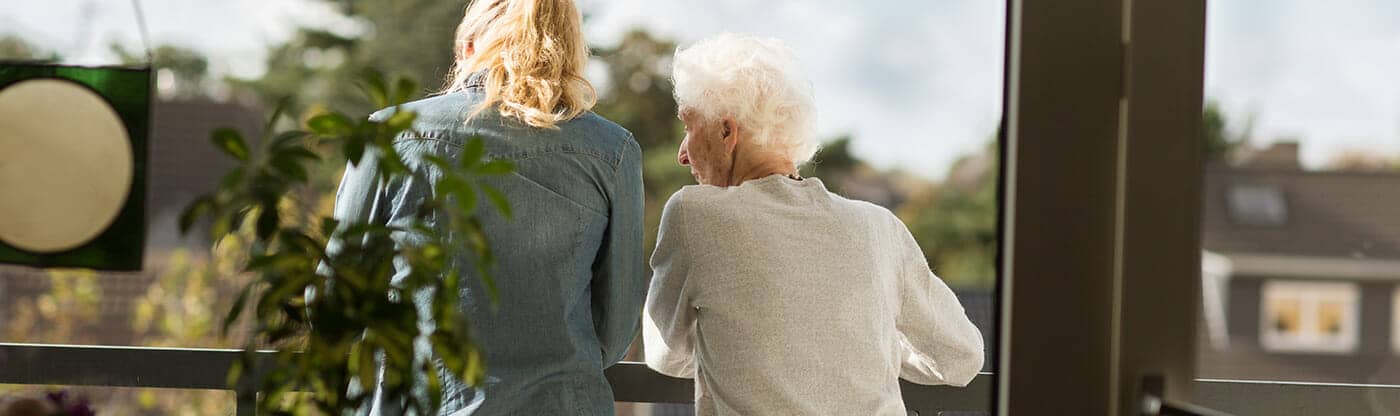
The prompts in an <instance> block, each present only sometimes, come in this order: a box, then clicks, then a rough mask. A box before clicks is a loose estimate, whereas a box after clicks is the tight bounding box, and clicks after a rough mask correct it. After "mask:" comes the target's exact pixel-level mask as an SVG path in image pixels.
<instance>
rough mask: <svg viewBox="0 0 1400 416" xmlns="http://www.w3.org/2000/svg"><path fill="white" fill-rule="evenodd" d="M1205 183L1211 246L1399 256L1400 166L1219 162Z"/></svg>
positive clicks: (1207, 244)
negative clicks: (1355, 168)
mask: <svg viewBox="0 0 1400 416" xmlns="http://www.w3.org/2000/svg"><path fill="white" fill-rule="evenodd" d="M1204 191H1205V192H1204V195H1203V198H1204V218H1203V225H1204V226H1203V227H1202V243H1203V246H1204V248H1205V249H1206V250H1208V251H1213V252H1217V253H1222V254H1227V255H1229V254H1240V253H1249V254H1267V255H1281V256H1311V257H1334V258H1335V257H1343V258H1354V259H1400V173H1385V172H1316V171H1313V172H1310V171H1302V170H1282V169H1269V170H1265V169H1240V168H1231V167H1226V166H1220V165H1216V166H1210V167H1207V168H1206V172H1205V190H1204ZM1280 210H1281V211H1280Z"/></svg>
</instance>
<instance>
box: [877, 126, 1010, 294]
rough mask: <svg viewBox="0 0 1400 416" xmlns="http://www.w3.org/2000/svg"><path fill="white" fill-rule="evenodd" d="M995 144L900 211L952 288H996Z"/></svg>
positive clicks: (966, 158) (963, 162)
mask: <svg viewBox="0 0 1400 416" xmlns="http://www.w3.org/2000/svg"><path fill="white" fill-rule="evenodd" d="M998 165H999V163H998V161H997V146H996V142H995V141H992V142H991V143H989V144H988V145H987V146H985V147H984V148H983V150H982V152H980V153H978V154H974V155H968V156H963V157H962V158H959V159H958V161H957V162H955V163H954V164H953V167H952V169H950V170H949V173H948V175H947V177H946V178H945V179H944V181H943V183H942V184H941V186H939V187H938V188H937V189H936V190H934V191H933V192H931V193H928V194H925V196H924V197H923V198H921V199H916V200H913V201H910V202H909V203H907V204H905V205H904V206H902V207H900V208H899V209H898V210H897V211H898V213H899V214H900V217H901V218H903V219H904V222H905V223H906V224H908V225H909V229H910V232H911V233H913V234H914V238H915V239H916V240H918V242H919V246H920V247H921V248H923V250H924V257H926V258H927V259H928V261H929V265H930V266H931V267H933V269H934V272H935V273H937V274H938V276H939V277H942V278H943V280H945V281H946V282H947V283H948V285H949V286H953V287H955V288H961V289H974V290H991V288H992V285H993V284H994V283H995V282H996V250H997V248H996V245H997V217H996V216H997V212H998V210H997V178H998V174H999V170H998V167H997V166H998Z"/></svg>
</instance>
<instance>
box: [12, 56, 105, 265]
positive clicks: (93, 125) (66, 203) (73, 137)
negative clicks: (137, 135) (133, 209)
mask: <svg viewBox="0 0 1400 416" xmlns="http://www.w3.org/2000/svg"><path fill="white" fill-rule="evenodd" d="M131 172H132V155H131V142H130V140H128V137H127V133H126V128H124V127H123V126H122V122H121V119H120V118H119V117H118V116H117V113H116V111H114V110H113V109H112V107H111V106H110V105H108V104H107V102H106V101H104V100H103V99H102V97H100V96H98V95H97V94H96V93H93V92H92V91H91V90H89V89H87V88H84V87H83V86H81V85H79V84H76V83H73V82H69V81H63V80H55V79H36V80H28V81H21V82H18V83H15V84H12V85H10V86H9V87H7V88H5V89H3V90H0V241H4V242H5V243H6V244H9V245H11V246H14V247H17V248H20V249H23V250H28V251H32V252H37V253H52V252H57V251H63V250H68V249H72V248H76V247H78V246H81V245H83V243H86V242H88V241H90V240H92V239H93V238H95V237H97V235H98V234H100V233H101V232H102V230H104V229H106V228H107V226H108V225H110V224H111V223H112V220H114V219H116V217H117V214H118V213H119V212H121V208H122V205H123V204H124V203H125V202H126V195H127V192H128V191H129V190H130V188H131Z"/></svg>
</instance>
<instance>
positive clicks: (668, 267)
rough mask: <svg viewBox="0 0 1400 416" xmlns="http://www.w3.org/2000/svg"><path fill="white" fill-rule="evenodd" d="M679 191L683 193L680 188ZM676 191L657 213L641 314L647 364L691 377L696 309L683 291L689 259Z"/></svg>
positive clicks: (679, 375)
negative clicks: (657, 228)
mask: <svg viewBox="0 0 1400 416" xmlns="http://www.w3.org/2000/svg"><path fill="white" fill-rule="evenodd" d="M681 192H684V190H682V191H681ZM680 199H681V194H680V193H677V194H676V195H675V196H673V197H671V200H670V201H667V203H666V207H665V208H664V209H663V210H662V212H661V230H660V232H659V233H658V235H657V239H656V240H657V241H656V251H655V252H654V253H653V254H652V256H651V268H652V276H651V290H649V291H648V292H647V301H646V311H645V312H644V313H643V317H642V340H643V342H644V346H645V347H646V362H647V366H648V367H651V368H652V369H653V370H656V371H657V372H659V373H661V374H665V375H668V376H672V377H681V378H694V377H695V319H696V316H697V313H696V309H695V307H694V306H693V305H692V303H691V301H690V293H689V291H688V290H687V287H688V284H689V283H690V278H691V276H690V264H691V258H690V255H691V254H692V253H690V252H689V251H687V250H686V247H685V237H686V235H685V223H684V215H683V212H682V211H683V210H682V205H683V204H681V203H680V202H679V200H680Z"/></svg>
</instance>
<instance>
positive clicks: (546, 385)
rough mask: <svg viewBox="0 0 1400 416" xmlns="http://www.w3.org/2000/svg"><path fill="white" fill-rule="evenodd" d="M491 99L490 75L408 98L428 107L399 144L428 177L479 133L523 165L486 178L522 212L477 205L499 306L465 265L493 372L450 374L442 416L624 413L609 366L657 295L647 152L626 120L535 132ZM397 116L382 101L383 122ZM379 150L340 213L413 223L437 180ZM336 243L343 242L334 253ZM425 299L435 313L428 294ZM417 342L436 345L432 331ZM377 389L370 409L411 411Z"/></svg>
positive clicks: (344, 183)
mask: <svg viewBox="0 0 1400 416" xmlns="http://www.w3.org/2000/svg"><path fill="white" fill-rule="evenodd" d="M482 97H483V91H482V89H481V87H480V85H479V84H472V85H471V86H469V87H468V89H467V90H466V91H462V92H455V93H450V94H446V95H441V96H437V97H432V98H428V99H424V100H420V101H415V102H412V103H408V104H405V105H403V106H402V107H403V108H405V109H407V110H409V111H414V112H416V113H417V114H418V117H417V119H416V121H415V125H414V129H413V131H411V132H406V133H404V134H403V135H401V136H400V137H398V138H397V139H395V144H394V145H395V148H396V150H398V151H399V152H401V154H402V156H403V157H404V159H405V161H406V162H407V164H408V166H409V168H410V169H414V170H416V171H418V172H420V173H422V174H423V176H424V177H426V178H429V179H430V180H436V178H438V177H440V176H441V172H438V171H436V168H435V167H434V166H433V165H432V164H430V163H427V162H426V161H425V160H424V156H427V155H436V156H439V157H443V158H446V159H447V160H456V159H457V158H458V157H460V154H461V149H462V146H463V144H464V143H465V142H466V141H467V140H469V139H470V138H472V137H480V138H481V139H482V140H483V141H484V142H485V145H486V151H487V155H488V156H489V157H492V158H505V159H509V160H511V161H513V162H514V163H515V172H514V173H512V174H509V175H506V176H504V177H498V178H489V179H487V182H488V183H490V184H491V185H493V186H495V187H496V188H497V189H499V190H501V191H502V193H503V194H504V195H505V197H506V199H507V200H508V201H509V202H510V205H511V208H512V211H513V217H514V219H513V220H510V219H506V218H504V217H503V216H502V215H500V214H499V213H498V212H497V211H496V210H495V209H494V208H486V207H482V208H479V209H478V210H477V215H478V216H479V218H480V220H481V223H482V227H483V229H484V230H485V233H486V234H487V240H488V242H489V243H490V246H491V250H492V252H493V253H494V254H495V257H496V265H495V267H494V270H493V272H492V273H493V276H494V277H495V282H496V285H497V288H498V291H499V292H498V293H499V295H500V298H499V300H500V302H499V303H498V304H497V305H496V307H495V308H493V307H492V305H491V301H490V299H489V297H488V295H487V294H486V292H485V290H484V288H483V286H482V285H481V283H480V281H479V279H477V278H474V277H468V276H470V274H468V275H464V279H463V281H464V284H463V289H462V293H461V301H460V307H461V309H462V310H463V312H464V313H465V315H466V317H467V319H468V320H469V321H470V322H471V326H472V328H471V330H472V338H473V340H474V341H475V342H476V343H477V345H478V346H480V347H481V348H482V349H483V350H484V352H485V358H486V365H487V381H486V383H485V386H484V387H480V388H471V387H468V386H466V385H464V384H463V383H462V382H461V381H459V380H456V379H452V378H450V377H449V378H448V379H447V380H444V388H443V406H442V408H441V409H440V412H439V414H443V415H516V414H519V415H546V414H550V415H553V414H574V415H599V416H604V415H612V414H613V395H612V388H611V387H610V385H609V384H608V381H607V379H606V378H604V377H603V369H604V368H606V367H608V366H611V365H613V364H615V363H617V362H618V361H620V360H621V359H622V357H623V355H624V354H626V353H627V348H628V346H629V344H631V342H632V339H633V337H634V336H635V335H636V333H637V331H638V326H639V325H640V315H641V309H642V302H643V300H644V299H645V291H646V284H645V276H644V270H645V269H643V267H644V265H643V260H642V216H643V211H642V192H643V190H642V171H641V148H640V147H639V146H638V144H637V142H636V140H635V139H634V138H633V137H632V134H631V133H629V132H628V131H627V130H625V129H623V128H622V127H620V126H618V125H617V124H614V123H612V122H610V121H608V120H606V119H604V118H602V117H599V116H598V115H596V114H593V113H591V112H586V113H584V114H583V115H581V116H579V117H577V118H575V119H573V120H569V121H566V122H562V123H560V124H558V129H541V128H533V127H530V126H528V125H525V124H524V123H522V122H520V121H518V120H515V119H508V118H503V117H502V116H500V114H499V113H498V112H496V111H495V110H494V108H492V109H488V110H486V111H483V112H481V113H480V114H478V115H477V116H475V117H473V118H472V119H470V120H467V119H466V116H467V115H468V114H469V113H470V112H471V110H472V108H473V106H474V105H475V104H476V103H478V102H480V100H481V99H482ZM391 113H392V110H383V111H380V112H378V113H375V114H374V115H373V116H371V118H376V119H383V118H386V117H388V115H390V114H391ZM371 159H373V158H372V157H366V158H365V161H364V162H362V163H361V164H360V165H359V166H350V167H347V168H346V172H345V176H344V177H343V178H342V180H341V183H340V188H339V190H338V191H337V192H336V203H335V217H336V218H337V219H340V220H341V221H342V222H373V223H379V224H391V225H406V224H409V223H411V222H412V221H413V218H414V217H415V212H416V210H417V207H418V206H419V205H420V204H422V203H423V202H424V201H425V200H426V199H428V198H430V197H431V195H432V192H433V190H432V186H431V185H430V182H429V183H425V182H423V181H420V180H413V179H412V178H396V179H392V180H389V181H387V182H384V183H381V182H380V181H378V180H377V179H376V176H377V170H378V167H377V166H376V165H375V163H373V162H372V161H371ZM479 205H482V206H489V204H485V203H482V204H479ZM399 237H400V238H399V240H398V241H400V243H401V244H413V243H414V237H413V236H411V235H404V236H399ZM336 246H338V244H337V243H335V242H332V244H331V247H328V250H334V249H336ZM470 257H471V256H470V254H469V252H468V250H466V249H465V248H464V249H462V250H461V251H460V253H459V255H457V256H456V258H455V260H454V263H456V267H459V270H471V269H472V267H473V266H471V265H470V263H469V262H470V260H469V258H470ZM399 270H403V268H402V267H400V269H399ZM403 275H404V273H400V274H396V276H395V278H396V279H401V278H402V277H403ZM415 298H418V299H415V301H416V303H418V305H417V306H418V307H419V309H420V312H426V307H427V305H425V304H424V303H425V301H426V299H425V298H423V297H422V296H415ZM424 315H425V316H430V315H428V314H424ZM420 325H424V326H431V325H432V323H431V322H424V323H421V324H420ZM417 342H418V346H419V348H420V349H423V350H426V349H427V348H426V347H427V346H428V344H427V341H426V340H425V339H419V340H417ZM430 358H431V357H426V356H424V357H419V359H424V360H426V359H430ZM439 368H441V367H439ZM420 394H422V392H420ZM375 396H376V397H375V398H374V400H373V403H372V404H371V408H372V409H370V414H384V415H393V414H400V413H402V412H403V410H402V409H401V408H399V407H398V406H396V405H395V404H393V403H383V402H382V400H380V398H379V397H378V396H379V395H378V394H376V395H375Z"/></svg>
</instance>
